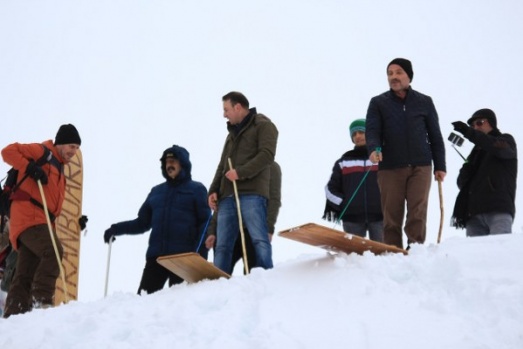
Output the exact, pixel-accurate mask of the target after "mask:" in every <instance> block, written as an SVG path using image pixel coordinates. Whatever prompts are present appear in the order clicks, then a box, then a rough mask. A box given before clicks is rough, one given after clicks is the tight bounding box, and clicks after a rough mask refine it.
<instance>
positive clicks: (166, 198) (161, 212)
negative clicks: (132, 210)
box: [104, 145, 211, 294]
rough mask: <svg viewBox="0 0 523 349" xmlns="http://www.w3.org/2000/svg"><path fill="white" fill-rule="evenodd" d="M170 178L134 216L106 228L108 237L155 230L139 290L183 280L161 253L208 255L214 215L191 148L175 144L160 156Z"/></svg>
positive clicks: (152, 191) (155, 188)
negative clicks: (208, 228) (195, 170)
mask: <svg viewBox="0 0 523 349" xmlns="http://www.w3.org/2000/svg"><path fill="white" fill-rule="evenodd" d="M160 161H161V163H162V165H161V169H162V174H163V176H164V177H165V179H166V181H165V182H164V183H161V184H159V185H157V186H155V187H153V188H152V190H151V192H150V193H149V195H148V196H147V199H145V202H144V203H143V205H142V207H140V210H139V211H138V217H137V218H136V219H134V220H130V221H124V222H120V223H116V224H113V225H111V227H110V228H109V229H107V230H106V231H105V234H104V241H105V242H106V243H108V242H109V241H110V240H111V239H113V240H114V236H116V235H123V234H142V233H145V232H146V231H148V230H151V235H150V236H149V247H148V248H147V253H146V263H145V268H144V270H143V274H142V280H141V281H140V286H139V288H138V294H141V292H142V290H143V291H145V292H147V293H153V292H156V291H159V290H161V289H162V288H163V286H164V285H165V282H166V281H167V280H169V286H172V285H174V284H178V283H181V282H182V281H183V280H182V279H181V278H180V277H179V276H178V275H176V274H173V273H171V272H170V271H168V270H167V269H165V268H164V267H163V266H161V265H160V264H158V263H157V262H156V259H157V258H158V257H160V256H165V255H170V254H176V253H184V252H195V251H197V252H198V253H200V255H202V256H203V257H204V258H206V259H207V249H206V247H205V244H203V242H202V240H203V237H204V235H205V231H204V230H205V226H206V223H207V221H208V220H209V217H210V215H211V210H210V209H209V206H208V205H207V189H206V188H205V186H204V185H203V184H202V183H200V182H196V181H193V180H192V179H191V167H192V165H191V162H190V160H189V152H188V151H187V150H186V149H185V148H182V147H180V146H177V145H173V146H172V147H170V148H168V149H166V150H165V151H164V152H163V155H162V157H161V159H160Z"/></svg>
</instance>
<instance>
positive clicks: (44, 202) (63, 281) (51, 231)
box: [36, 180, 69, 304]
mask: <svg viewBox="0 0 523 349" xmlns="http://www.w3.org/2000/svg"><path fill="white" fill-rule="evenodd" d="M36 182H37V183H38V189H40V195H41V196H42V206H44V207H43V209H44V212H45V218H46V220H47V227H48V228H49V235H50V236H51V242H52V243H53V249H54V254H55V256H56V262H57V263H58V267H59V268H60V275H61V276H62V283H63V285H64V301H65V303H66V304H67V303H68V302H69V295H68V293H67V284H66V283H65V272H64V267H63V265H62V261H61V259H60V254H59V253H58V246H57V245H56V240H55V238H54V234H53V227H52V225H51V218H50V217H49V211H47V202H46V200H45V194H44V188H43V187H42V182H41V181H40V180H37V181H36Z"/></svg>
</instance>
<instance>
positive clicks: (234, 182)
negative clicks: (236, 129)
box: [228, 158, 249, 275]
mask: <svg viewBox="0 0 523 349" xmlns="http://www.w3.org/2000/svg"><path fill="white" fill-rule="evenodd" d="M228 160H229V169H230V170H232V169H233V168H232V162H231V158H229V159H228ZM232 185H233V187H234V197H235V199H236V208H237V209H238V223H239V224H240V237H241V239H242V252H243V266H244V268H245V274H246V275H247V274H249V263H248V262H247V249H246V248H245V232H244V231H243V220H242V211H241V208H240V196H239V195H238V187H237V186H236V181H232Z"/></svg>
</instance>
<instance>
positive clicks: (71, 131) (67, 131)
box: [54, 124, 82, 145]
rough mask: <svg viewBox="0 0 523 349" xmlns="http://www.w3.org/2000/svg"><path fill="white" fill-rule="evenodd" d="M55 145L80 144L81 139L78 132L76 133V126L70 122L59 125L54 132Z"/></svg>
mask: <svg viewBox="0 0 523 349" xmlns="http://www.w3.org/2000/svg"><path fill="white" fill-rule="evenodd" d="M54 144H55V145H59V144H78V145H81V144H82V140H81V139H80V134H79V133H78V130H77V129H76V127H74V126H73V125H72V124H66V125H62V126H60V128H59V129H58V132H57V133H56V137H55V140H54Z"/></svg>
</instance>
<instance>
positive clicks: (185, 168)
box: [160, 145, 192, 183]
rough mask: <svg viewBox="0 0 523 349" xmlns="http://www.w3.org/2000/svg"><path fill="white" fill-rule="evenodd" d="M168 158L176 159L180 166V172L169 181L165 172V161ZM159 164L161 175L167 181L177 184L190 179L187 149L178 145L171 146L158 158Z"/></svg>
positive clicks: (190, 167)
mask: <svg viewBox="0 0 523 349" xmlns="http://www.w3.org/2000/svg"><path fill="white" fill-rule="evenodd" d="M170 156H172V157H174V158H175V159H178V161H180V165H181V166H182V170H181V171H180V173H179V174H178V176H176V178H175V179H174V180H173V179H171V178H170V177H169V176H168V175H167V172H166V171H165V160H166V159H167V158H168V157H170ZM160 162H161V170H162V175H163V177H164V178H165V179H166V180H167V181H172V182H175V183H177V182H183V181H187V180H190V179H191V169H192V164H191V160H190V159H189V152H188V151H187V149H185V148H183V147H180V146H178V145H173V146H172V147H170V148H167V149H165V151H164V152H163V154H162V157H161V158H160Z"/></svg>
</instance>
